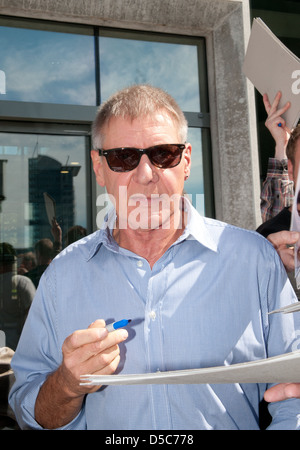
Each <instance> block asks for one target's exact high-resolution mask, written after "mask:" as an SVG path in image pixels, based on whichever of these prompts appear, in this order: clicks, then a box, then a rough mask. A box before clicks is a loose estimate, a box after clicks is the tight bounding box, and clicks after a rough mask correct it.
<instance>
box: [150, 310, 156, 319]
mask: <svg viewBox="0 0 300 450" xmlns="http://www.w3.org/2000/svg"><path fill="white" fill-rule="evenodd" d="M149 317H150V319H152V320H155V319H156V312H155V311H150V313H149Z"/></svg>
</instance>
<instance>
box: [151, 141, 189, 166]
mask: <svg viewBox="0 0 300 450" xmlns="http://www.w3.org/2000/svg"><path fill="white" fill-rule="evenodd" d="M183 148H184V146H180V147H179V146H178V145H172V144H166V145H159V146H158V145H157V146H155V147H152V149H150V151H149V158H150V161H151V162H152V164H154V165H155V166H157V167H160V168H161V169H167V168H170V167H175V166H177V165H178V164H179V163H180V160H181V155H182V150H183Z"/></svg>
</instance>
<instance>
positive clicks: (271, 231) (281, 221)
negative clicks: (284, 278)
mask: <svg viewBox="0 0 300 450" xmlns="http://www.w3.org/2000/svg"><path fill="white" fill-rule="evenodd" d="M286 154H287V157H288V173H289V179H290V180H292V181H293V182H294V184H295V186H296V183H297V177H298V169H299V164H300V125H297V126H296V127H295V128H294V130H293V131H292V133H291V135H290V138H289V141H288V144H287V148H286ZM291 217H292V205H291V206H287V207H285V208H283V209H282V210H281V211H280V212H279V213H278V214H277V215H276V216H274V217H273V218H272V219H269V220H267V221H266V222H264V223H262V224H261V225H260V226H259V227H258V228H257V232H258V233H260V234H261V235H263V236H265V237H266V238H268V239H269V241H270V242H272V244H273V245H274V246H275V248H276V249H277V250H278V251H279V254H280V256H282V257H283V259H284V260H283V262H284V265H285V267H286V268H287V271H288V274H289V277H290V280H291V283H292V285H293V287H294V289H295V292H296V294H297V297H298V299H299V298H300V290H299V289H298V288H297V285H296V283H295V277H294V261H293V260H294V250H293V244H295V243H296V242H297V234H295V235H293V234H288V233H284V234H283V235H281V236H279V235H278V234H277V233H278V232H281V231H289V230H290V228H291ZM291 231H294V232H297V230H291ZM286 239H287V240H288V241H286ZM295 239H296V240H295ZM287 259H288V261H287Z"/></svg>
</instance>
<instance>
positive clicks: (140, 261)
mask: <svg viewBox="0 0 300 450" xmlns="http://www.w3.org/2000/svg"><path fill="white" fill-rule="evenodd" d="M143 264H144V263H143V261H142V260H141V259H139V260H138V262H137V263H136V265H137V266H138V267H143Z"/></svg>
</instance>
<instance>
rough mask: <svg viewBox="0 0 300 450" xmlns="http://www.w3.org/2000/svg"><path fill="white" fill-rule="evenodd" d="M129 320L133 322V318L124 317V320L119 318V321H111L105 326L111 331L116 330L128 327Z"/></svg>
mask: <svg viewBox="0 0 300 450" xmlns="http://www.w3.org/2000/svg"><path fill="white" fill-rule="evenodd" d="M129 322H131V319H129V320H127V319H123V320H119V321H118V322H113V323H109V324H108V325H106V327H105V328H106V329H107V331H108V332H109V333H110V332H111V331H115V330H117V329H118V328H122V327H126V325H128V324H129Z"/></svg>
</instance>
